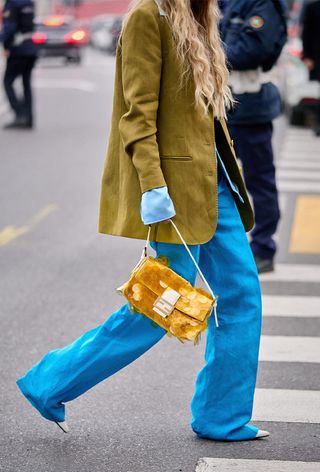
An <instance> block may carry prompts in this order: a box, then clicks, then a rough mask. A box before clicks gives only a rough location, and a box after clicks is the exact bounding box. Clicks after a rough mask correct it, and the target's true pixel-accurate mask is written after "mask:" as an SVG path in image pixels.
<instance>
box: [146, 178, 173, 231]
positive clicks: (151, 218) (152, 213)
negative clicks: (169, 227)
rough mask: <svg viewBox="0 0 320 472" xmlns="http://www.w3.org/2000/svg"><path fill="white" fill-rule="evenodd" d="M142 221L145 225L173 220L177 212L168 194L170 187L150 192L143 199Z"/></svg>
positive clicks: (154, 189)
mask: <svg viewBox="0 0 320 472" xmlns="http://www.w3.org/2000/svg"><path fill="white" fill-rule="evenodd" d="M140 210H141V219H142V221H143V223H144V224H145V225H151V224H153V223H159V222H160V221H164V220H168V219H169V218H173V217H174V216H175V214H176V211H175V209H174V206H173V202H172V200H171V198H170V195H169V193H168V187H158V188H153V189H152V190H148V191H147V192H144V193H143V194H142V198H141V208H140Z"/></svg>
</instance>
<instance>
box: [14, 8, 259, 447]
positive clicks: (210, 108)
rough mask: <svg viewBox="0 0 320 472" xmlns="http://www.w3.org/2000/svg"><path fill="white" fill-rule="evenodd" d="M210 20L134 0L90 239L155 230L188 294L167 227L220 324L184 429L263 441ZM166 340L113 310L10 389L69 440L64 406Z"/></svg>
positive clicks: (251, 292) (255, 286)
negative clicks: (209, 293)
mask: <svg viewBox="0 0 320 472" xmlns="http://www.w3.org/2000/svg"><path fill="white" fill-rule="evenodd" d="M218 19H219V10H218V8H217V1H216V0H194V1H192V2H189V1H181V0H162V1H161V4H160V2H159V4H158V5H157V3H156V2H155V0H139V1H138V2H136V4H135V6H134V7H133V9H132V10H131V12H130V13H129V16H128V17H127V19H126V21H125V23H124V27H123V30H122V34H121V39H120V43H119V46H118V50H117V59H116V80H115V92H114V93H115V97H114V109H113V117H112V127H111V134H110V141H109V149H108V155H107V161H106V166H105V171H104V175H103V180H102V194H101V207H100V231H101V232H102V233H106V234H112V235H118V236H124V237H131V238H138V239H145V238H146V236H147V228H146V226H145V225H154V226H152V233H151V239H152V241H153V242H152V245H153V248H154V249H155V250H156V252H157V255H158V256H164V257H166V259H167V260H168V261H169V263H170V266H171V267H172V269H173V270H175V271H177V272H178V273H179V274H180V275H182V276H183V277H185V278H187V279H188V280H189V281H190V282H191V283H192V284H194V282H195V277H196V268H195V265H194V261H192V260H191V258H189V257H188V254H187V252H186V249H185V247H184V246H183V245H182V244H181V241H180V239H179V237H178V236H177V234H176V233H175V231H174V229H173V227H172V226H171V225H169V224H165V223H164V222H165V221H168V219H169V218H173V217H174V219H175V222H176V223H177V225H178V227H179V228H180V230H181V233H182V234H183V236H184V237H185V238H186V241H187V243H188V244H189V245H190V246H189V247H190V251H191V252H192V254H193V256H194V258H195V260H196V261H199V264H200V266H201V267H202V270H203V272H204V273H205V275H206V277H207V278H208V280H209V283H210V284H212V288H214V289H215V290H216V291H217V293H219V307H220V308H219V310H218V317H219V319H220V327H219V328H216V326H215V323H214V319H213V318H210V321H209V327H208V336H207V343H208V347H207V351H206V365H205V366H204V368H203V369H202V370H201V372H200V373H199V376H198V379H197V382H196V391H195V395H194V398H193V401H192V413H193V421H192V428H193V430H194V432H195V433H196V434H197V435H198V436H200V437H205V438H209V439H217V440H227V441H238V440H250V439H255V438H260V437H264V436H268V433H267V432H266V431H261V430H259V429H258V428H257V427H256V426H254V425H250V424H249V422H250V419H251V415H252V405H253V395H254V390H255V381H256V372H257V364H258V351H259V339H260V328H261V297H260V287H259V280H258V276H257V269H256V266H255V263H254V259H253V256H252V252H251V249H250V246H249V244H248V240H247V237H246V234H245V229H244V228H246V229H247V230H249V229H250V228H251V227H252V224H253V213H252V209H251V206H250V203H249V199H248V196H247V193H246V190H245V186H244V182H243V180H242V177H241V173H240V170H239V168H238V166H237V163H236V159H235V156H234V153H233V149H232V147H231V144H230V136H229V134H228V130H227V127H226V123H225V119H224V117H225V116H226V108H228V107H229V106H230V103H231V100H232V96H231V93H230V90H229V87H228V70H227V67H226V63H225V55H224V52H223V48H222V45H221V43H220V37H219V30H218ZM216 149H217V150H216ZM216 156H218V158H217V159H216ZM171 197H172V200H171ZM218 208H219V210H218ZM140 209H141V219H140ZM175 215H176V216H175ZM240 215H241V216H240ZM143 223H144V224H143ZM165 333H166V332H165V330H163V329H162V328H160V327H154V323H152V322H151V321H150V320H149V319H148V318H146V317H145V316H143V315H141V314H137V313H131V312H130V309H129V306H128V305H124V306H123V307H122V308H120V309H119V310H118V311H116V312H115V313H114V314H113V315H111V317H109V318H108V319H107V320H106V321H105V322H104V323H103V324H102V325H101V326H98V327H97V328H95V329H93V330H91V331H89V332H88V333H85V334H84V335H83V336H81V337H80V338H79V339H77V340H76V341H75V342H74V343H72V344H71V345H69V346H67V347H65V348H63V349H58V350H55V351H53V352H50V353H49V354H47V355H46V356H45V357H44V358H43V359H42V360H41V361H40V363H38V364H37V365H35V366H34V367H33V368H32V369H31V370H30V371H29V372H27V374H26V375H25V376H24V377H23V378H21V379H20V380H18V385H19V387H20V389H21V390H22V392H23V393H24V395H25V396H26V397H27V398H28V399H29V401H30V402H31V403H32V405H33V406H34V407H35V408H37V409H38V411H39V412H40V413H41V414H42V415H43V416H44V417H45V418H47V419H48V420H51V421H55V422H57V423H58V424H59V425H60V427H61V428H62V429H63V430H65V431H66V425H65V423H64V419H65V406H64V403H65V402H68V401H71V400H72V399H74V398H76V397H78V396H79V395H81V394H82V393H84V392H85V391H87V390H88V389H90V388H91V387H93V386H94V385H96V384H97V383H98V382H101V381H102V380H103V379H105V378H107V377H109V376H111V375H112V374H114V373H115V372H117V371H119V370H120V369H122V368H123V367H125V366H127V365H128V364H129V363H130V362H133V361H134V360H135V359H137V358H138V357H139V356H141V355H142V354H143V353H144V352H146V351H147V350H148V349H150V348H151V347H152V346H153V345H154V344H156V343H157V342H158V341H159V340H160V339H161V338H163V336H164V335H165ZM133 388H134V386H133ZM164 388H165V387H164ZM142 408H143V406H142Z"/></svg>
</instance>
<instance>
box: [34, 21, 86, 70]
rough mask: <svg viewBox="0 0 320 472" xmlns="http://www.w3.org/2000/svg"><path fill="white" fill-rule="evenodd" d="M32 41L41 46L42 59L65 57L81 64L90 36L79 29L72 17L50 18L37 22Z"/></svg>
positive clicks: (84, 30)
mask: <svg viewBox="0 0 320 472" xmlns="http://www.w3.org/2000/svg"><path fill="white" fill-rule="evenodd" d="M32 40H33V42H34V43H35V44H37V45H38V46H39V56H40V57H64V58H65V59H66V60H67V61H69V62H75V63H77V64H80V62H81V59H82V48H83V46H85V45H86V44H87V43H88V40H89V34H88V31H87V30H86V29H83V28H78V27H77V26H76V24H75V22H74V20H73V19H72V18H71V17H70V18H69V17H62V16H48V17H46V18H44V19H42V20H38V21H36V23H35V32H34V34H33V36H32Z"/></svg>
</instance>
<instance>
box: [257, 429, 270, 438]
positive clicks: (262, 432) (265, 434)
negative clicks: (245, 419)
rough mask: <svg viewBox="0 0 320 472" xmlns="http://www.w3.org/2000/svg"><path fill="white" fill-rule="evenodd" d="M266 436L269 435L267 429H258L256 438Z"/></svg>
mask: <svg viewBox="0 0 320 472" xmlns="http://www.w3.org/2000/svg"><path fill="white" fill-rule="evenodd" d="M268 436H270V433H269V431H263V429H259V431H258V432H257V435H256V438H267V437H268Z"/></svg>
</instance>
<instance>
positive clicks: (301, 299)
mask: <svg viewBox="0 0 320 472" xmlns="http://www.w3.org/2000/svg"><path fill="white" fill-rule="evenodd" d="M277 169H278V186H279V189H280V195H281V201H282V213H283V215H284V217H285V218H288V216H287V215H288V207H289V205H290V202H291V204H292V202H294V203H295V202H297V201H298V200H299V198H300V197H301V194H307V195H306V197H305V198H310V194H314V195H315V196H316V199H315V201H316V200H317V198H319V197H317V196H318V195H319V194H320V139H317V138H315V137H313V135H312V132H311V131H310V130H300V129H297V130H296V129H289V131H288V134H287V136H286V139H285V143H284V145H283V147H282V151H281V155H280V159H279V162H278V164H277ZM296 197H297V198H296ZM312 214H317V213H312ZM312 214H311V216H310V215H309V219H310V218H311V220H312ZM291 217H292V215H291ZM292 221H294V218H293V217H292ZM302 223H303V222H302ZM287 226H288V227H289V226H290V225H288V224H287ZM318 230H319V222H316V221H315V222H314V231H315V232H317V231H318ZM319 238H320V234H319ZM279 242H280V244H284V243H283V240H282V239H280V241H279ZM289 249H290V245H288V250H289ZM300 256H301V254H300ZM318 257H319V255H318V254H314V259H313V260H311V259H307V261H308V263H305V261H306V260H305V259H303V258H301V262H302V263H301V264H299V263H293V264H291V263H288V260H289V261H290V258H284V260H285V263H281V264H277V265H276V270H275V272H273V273H267V274H263V275H261V283H262V292H263V297H262V303H263V317H264V318H263V320H264V321H263V331H262V337H261V346H260V356H259V359H260V368H259V374H258V383H257V387H258V388H257V389H256V394H255V401H254V409H253V422H257V423H256V424H258V425H259V422H263V424H262V425H261V426H260V425H259V426H260V427H261V428H262V429H267V430H269V431H270V433H271V436H270V437H269V438H267V439H264V440H260V441H258V445H257V447H256V449H255V451H257V452H256V453H253V454H252V453H250V452H248V453H247V454H248V455H245V454H243V452H242V451H240V450H238V454H237V452H235V453H234V454H232V455H229V454H227V453H226V454H224V453H222V454H221V451H220V455H218V454H217V455H218V457H215V458H210V457H203V458H200V459H199V461H198V464H197V466H196V469H195V470H196V472H212V471H219V472H233V471H239V472H240V471H241V472H253V471H254V472H256V471H257V472H259V471H264V472H268V471H269V472H295V471H297V472H309V471H310V472H320V337H319V333H320V330H319V322H320V263H319V264H317V261H320V259H318ZM264 292H266V293H264ZM299 293H303V295H302V296H301V295H299ZM279 431H285V434H286V435H287V437H285V438H283V437H281V436H280V437H281V441H282V442H283V443H282V446H281V447H280V446H279V436H278V437H277V434H278V432H279ZM292 431H295V435H294V433H290V432H292ZM290 434H292V435H293V436H290ZM302 438H303V440H305V441H306V443H307V444H311V443H312V444H313V447H312V448H311V449H310V451H311V450H312V452H311V453H310V454H309V456H310V459H309V460H310V461H308V458H306V454H304V455H303V456H302V455H301V454H300V455H299V454H298V455H297V454H295V451H296V450H297V449H298V450H299V443H300V441H301V440H302ZM250 446H251V448H254V447H255V446H254V445H252V444H251V445H250ZM243 447H246V446H242V449H243ZM248 447H249V446H248ZM235 451H237V450H236V449H235ZM248 451H249V449H248ZM288 451H291V452H289V453H288ZM228 457H229V458H228ZM248 457H251V458H248ZM302 458H303V460H304V461H303V460H302Z"/></svg>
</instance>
